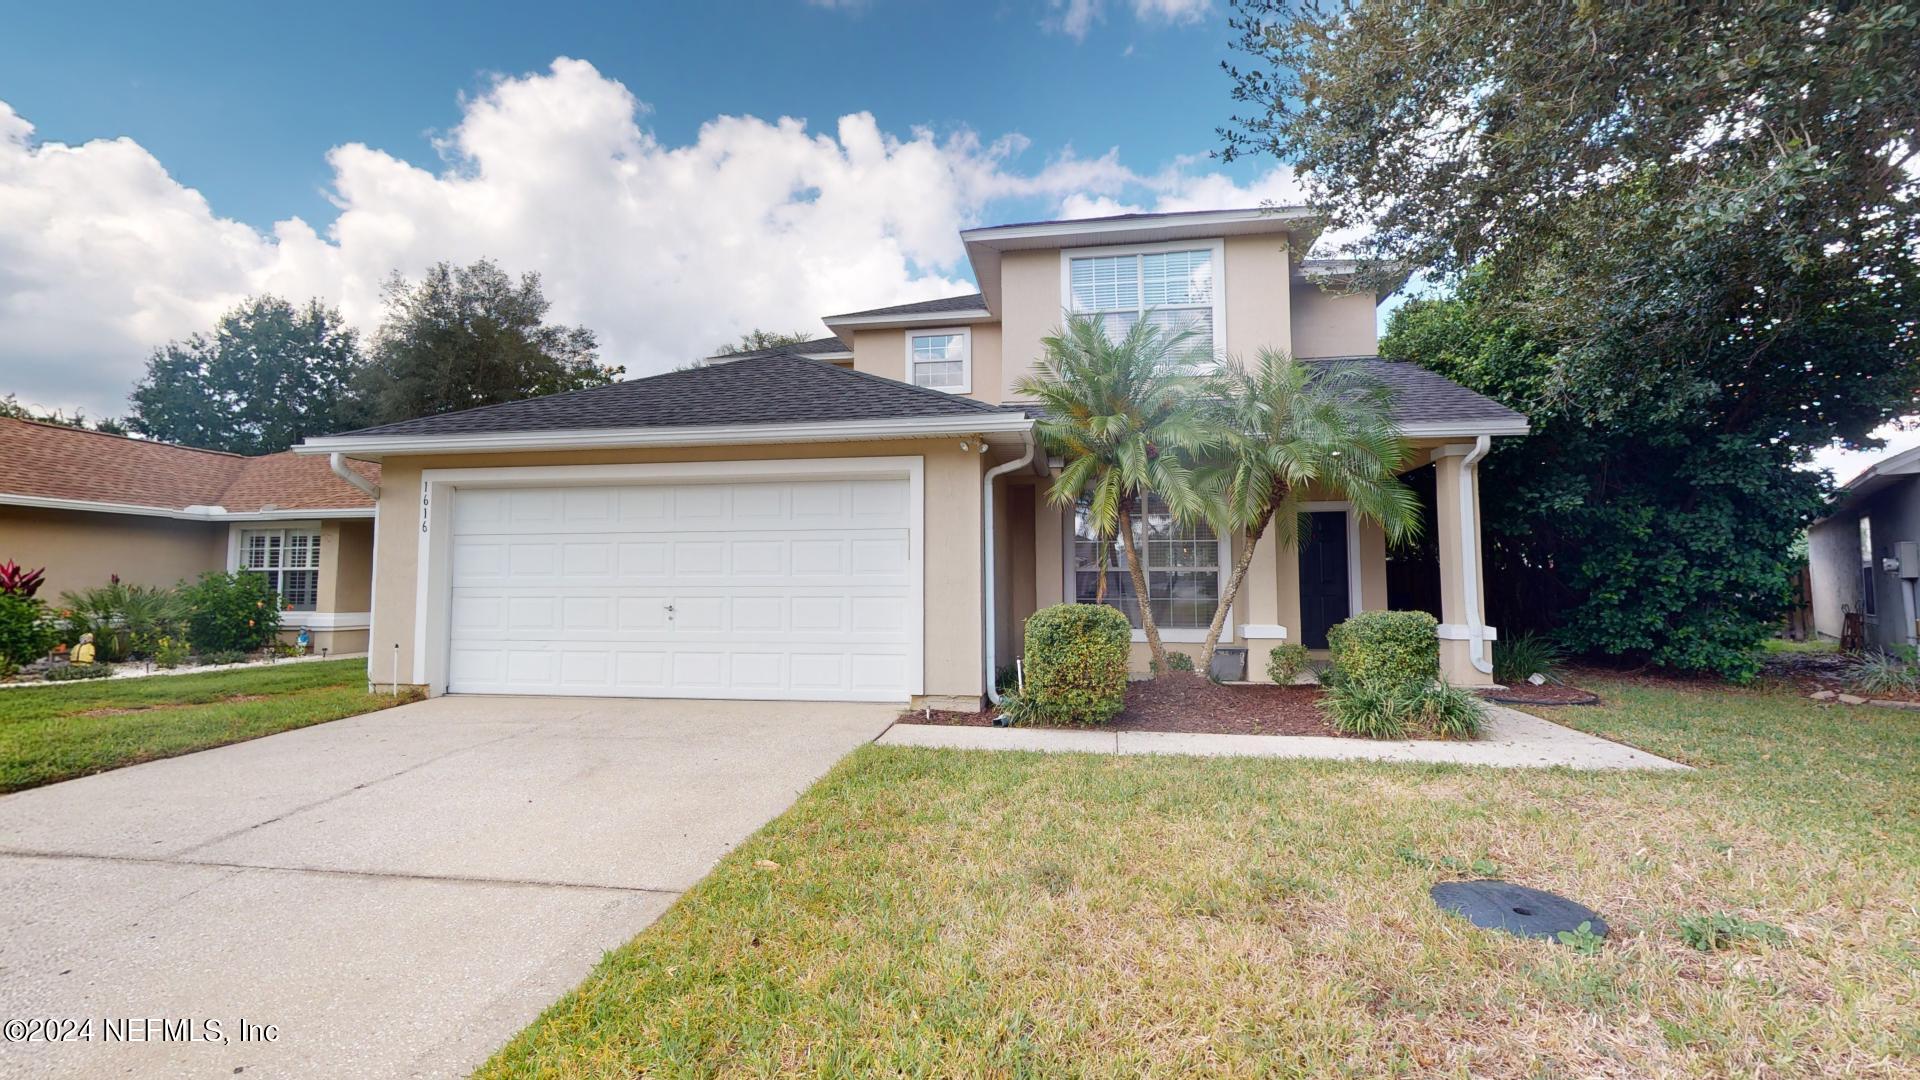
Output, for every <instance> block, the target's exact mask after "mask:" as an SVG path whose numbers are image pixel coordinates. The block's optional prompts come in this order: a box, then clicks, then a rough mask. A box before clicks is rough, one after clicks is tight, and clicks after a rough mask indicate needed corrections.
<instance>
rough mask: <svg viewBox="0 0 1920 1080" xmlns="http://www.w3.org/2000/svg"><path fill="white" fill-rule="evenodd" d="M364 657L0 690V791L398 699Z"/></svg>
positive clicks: (332, 717) (170, 754)
mask: <svg viewBox="0 0 1920 1080" xmlns="http://www.w3.org/2000/svg"><path fill="white" fill-rule="evenodd" d="M366 686H367V662H366V661H365V660H326V661H319V662H315V663H299V664H286V665H282V666H279V667H268V668H243V669H238V670H233V671H216V672H209V673H207V674H205V675H170V676H165V677H157V678H151V679H128V680H117V681H113V682H74V683H64V684H60V685H57V686H44V687H26V688H21V689H14V690H0V792H7V791H19V790H20V789H22V788H30V787H37V786H39V785H41V784H51V783H54V782H55V781H58V780H70V779H72V778H73V777H76V776H85V775H87V774H88V773H97V772H102V771H104V770H107V769H117V768H120V767H121V766H123V765H132V764H135V763H136V762H141V761H151V760H153V759H154V758H164V757H173V756H174V755H176V754H185V753H190V752H192V751H194V750H204V749H206V748H207V747H209V746H221V745H223V744H225V743H231V742H240V741H241V740H243V739H253V738H258V737H260V736H262V735H271V734H273V733H274V732H276V731H286V730H288V729H290V728H297V727H306V726H307V725H309V724H318V723H323V722H325V721H328V720H338V719H340V718H341V717H343V716H353V715H354V714H356V713H363V712H371V711H373V710H375V709H384V708H386V707H387V706H389V705H394V704H398V703H399V702H400V701H401V700H404V699H396V698H393V697H390V696H388V695H385V694H369V693H367V689H366Z"/></svg>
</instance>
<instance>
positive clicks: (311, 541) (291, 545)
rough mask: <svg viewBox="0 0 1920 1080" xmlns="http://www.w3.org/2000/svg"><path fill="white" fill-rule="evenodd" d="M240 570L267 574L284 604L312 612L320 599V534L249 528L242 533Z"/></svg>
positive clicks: (294, 608) (270, 583)
mask: <svg viewBox="0 0 1920 1080" xmlns="http://www.w3.org/2000/svg"><path fill="white" fill-rule="evenodd" d="M240 569H242V570H245V571H247V572H249V573H256V574H262V575H265V577H266V579H267V587H268V588H270V589H272V590H273V591H274V593H275V594H277V595H278V596H279V597H280V602H281V604H282V605H283V606H285V607H290V608H292V609H293V610H294V611H312V610H314V607H315V605H316V604H317V603H318V601H319V599H320V534H319V533H317V532H313V531H310V530H306V529H249V530H247V531H246V532H244V533H242V534H241V536H240Z"/></svg>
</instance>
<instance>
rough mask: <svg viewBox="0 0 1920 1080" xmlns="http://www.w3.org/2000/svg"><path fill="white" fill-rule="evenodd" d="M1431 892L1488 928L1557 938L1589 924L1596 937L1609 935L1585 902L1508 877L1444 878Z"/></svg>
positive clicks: (1435, 899) (1440, 901) (1437, 900)
mask: <svg viewBox="0 0 1920 1080" xmlns="http://www.w3.org/2000/svg"><path fill="white" fill-rule="evenodd" d="M1429 892H1430V893H1431V894H1432V896H1433V902H1434V903H1436V904H1439V905H1440V906H1441V907H1442V908H1445V909H1446V910H1448V911H1451V912H1454V913H1455V914H1459V915H1464V916H1466V919H1467V921H1468V922H1470V923H1472V924H1473V925H1475V926H1478V927H1481V928H1483V929H1487V930H1505V931H1506V932H1507V933H1509V934H1519V935H1520V936H1522V937H1540V938H1554V937H1557V935H1559V934H1560V932H1561V931H1566V932H1567V933H1573V932H1574V931H1577V930H1578V929H1579V928H1580V924H1581V923H1586V924H1588V929H1590V930H1591V931H1592V932H1593V934H1594V936H1595V937H1606V936H1607V924H1606V921H1605V920H1604V919H1602V918H1600V916H1598V915H1596V914H1594V912H1593V909H1592V908H1589V907H1587V906H1586V905H1584V904H1576V903H1574V902H1573V901H1571V900H1569V899H1567V898H1566V897H1564V896H1555V895H1554V894H1553V893H1550V892H1542V891H1540V890H1539V889H1529V888H1527V887H1526V886H1525V885H1515V884H1512V883H1511V882H1506V881H1494V880H1488V881H1443V882H1441V883H1440V884H1438V885H1435V886H1434V887H1433V888H1432V889H1430V890H1429Z"/></svg>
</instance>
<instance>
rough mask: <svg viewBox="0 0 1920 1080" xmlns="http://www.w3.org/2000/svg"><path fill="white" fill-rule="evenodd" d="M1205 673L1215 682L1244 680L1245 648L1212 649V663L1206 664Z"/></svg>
mask: <svg viewBox="0 0 1920 1080" xmlns="http://www.w3.org/2000/svg"><path fill="white" fill-rule="evenodd" d="M1207 674H1208V675H1209V676H1211V677H1212V678H1213V680H1214V681H1215V682H1245V681H1246V680H1247V650H1245V649H1229V648H1218V649H1215V650H1213V663H1211V664H1208V665H1207Z"/></svg>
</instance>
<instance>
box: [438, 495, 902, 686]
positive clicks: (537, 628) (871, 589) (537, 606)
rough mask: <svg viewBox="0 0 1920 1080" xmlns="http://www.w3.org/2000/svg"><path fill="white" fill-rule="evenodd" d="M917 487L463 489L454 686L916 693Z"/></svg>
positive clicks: (458, 510) (455, 580) (455, 550)
mask: <svg viewBox="0 0 1920 1080" xmlns="http://www.w3.org/2000/svg"><path fill="white" fill-rule="evenodd" d="M909 502H910V499H909V487H908V485H907V483H906V482H905V481H904V480H859V481H819V482H815V481H802V482H790V481H782V482H755V483H740V484H702V485H663V486H637V485H634V486H609V487H600V488H560V489H544V490H542V489H499V490H496V489H480V490H469V489H461V490H459V491H458V492H457V495H456V499H455V511H454V514H453V523H454V529H455V532H454V536H453V538H452V544H451V548H452V554H453V567H452V573H451V578H452V590H451V593H452V595H451V615H450V623H451V637H452V641H451V642H450V643H449V644H450V650H449V653H450V663H449V672H448V674H449V680H448V682H449V688H450V689H452V690H455V691H464V692H482V693H484V692H494V693H556V694H568V693H576V694H632V695H643V696H683V697H750V698H782V697H810V698H825V699H849V700H902V699H904V698H905V697H906V696H907V684H908V678H909V675H910V671H911V669H912V666H913V665H912V657H911V655H910V650H911V645H910V644H909V643H910V642H911V641H913V640H914V638H915V637H916V635H915V634H914V632H913V631H914V627H913V626H912V622H913V619H914V618H915V616H914V614H913V611H914V604H913V594H914V591H915V590H914V584H915V582H914V578H913V567H912V565H911V562H910V552H911V548H910V540H911V533H910V531H909V528H908V522H909V518H910V513H909V505H908V504H909ZM669 608H671V611H669Z"/></svg>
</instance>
